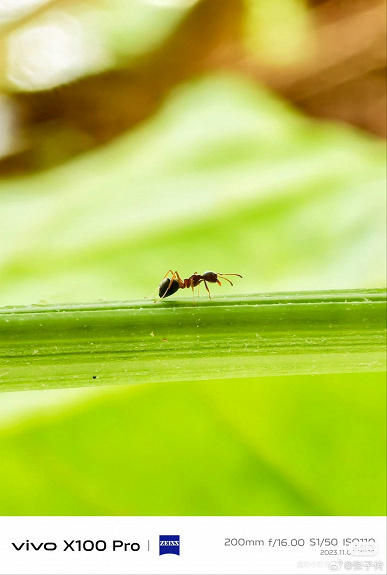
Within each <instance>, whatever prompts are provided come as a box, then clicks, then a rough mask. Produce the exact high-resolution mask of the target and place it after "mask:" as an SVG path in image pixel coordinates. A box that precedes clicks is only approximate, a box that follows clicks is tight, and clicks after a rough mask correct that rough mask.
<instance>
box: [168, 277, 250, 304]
mask: <svg viewBox="0 0 387 575" xmlns="http://www.w3.org/2000/svg"><path fill="white" fill-rule="evenodd" d="M170 273H171V274H172V277H167V276H168V275H169V274H170ZM225 276H238V277H239V278H241V277H242V276H241V275H240V274H218V273H215V272H204V274H202V275H200V274H198V273H197V272H195V273H194V274H193V275H192V276H190V277H189V278H187V279H184V280H182V279H181V277H180V276H179V272H174V271H172V270H168V271H167V273H166V274H165V276H164V278H163V280H162V282H161V283H160V285H159V299H158V300H157V301H160V299H164V298H165V297H169V296H170V295H172V294H174V293H176V292H177V290H178V289H185V288H192V295H193V294H194V289H195V288H196V287H198V286H200V284H201V283H202V282H203V283H204V285H205V286H206V290H207V291H208V297H209V298H210V299H211V292H210V290H209V288H208V285H207V283H213V284H215V283H217V284H219V285H220V286H221V285H222V284H221V282H220V280H219V278H221V279H224V280H226V281H227V282H229V283H230V284H231V285H234V284H233V283H232V281H230V280H229V279H227V278H226V277H225Z"/></svg>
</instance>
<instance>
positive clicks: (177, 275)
mask: <svg viewBox="0 0 387 575" xmlns="http://www.w3.org/2000/svg"><path fill="white" fill-rule="evenodd" d="M170 271H172V270H170ZM174 276H175V277H176V278H177V281H178V282H179V285H180V287H181V289H184V288H185V285H184V281H183V280H182V279H181V277H180V276H179V272H174Z"/></svg>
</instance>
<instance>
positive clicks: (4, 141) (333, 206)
mask: <svg viewBox="0 0 387 575" xmlns="http://www.w3.org/2000/svg"><path fill="white" fill-rule="evenodd" d="M384 10H385V2H384V1H380V0H378V1H376V0H372V1H371V2H370V1H359V0H358V1H356V2H354V1H353V0H346V1H344V2H342V1H341V2H339V1H335V0H313V1H312V0H311V1H309V2H306V1H301V0H272V1H271V2H265V1H263V0H245V1H242V0H202V1H195V0H110V1H109V2H104V1H99V2H96V1H93V0H85V1H83V2H78V1H77V2H76V1H72V0H46V1H42V0H17V1H16V0H15V2H12V3H9V2H1V0H0V130H1V132H0V174H1V182H0V278H1V281H0V306H8V305H19V304H22V305H28V304H36V303H42V302H43V303H45V302H47V303H50V304H54V303H55V304H56V303H58V304H59V303H64V302H82V301H95V300H111V299H113V300H123V299H133V298H142V297H145V296H147V295H149V294H150V293H151V292H152V291H153V290H154V289H156V287H157V285H158V283H159V282H160V280H161V279H162V277H163V276H164V274H165V272H166V271H167V269H169V268H173V269H177V270H178V271H179V272H180V274H181V275H182V277H189V275H191V274H192V273H193V272H195V271H198V272H203V271H205V270H207V269H213V270H215V271H219V272H224V273H225V272H237V273H241V274H242V275H243V276H244V278H243V280H241V281H238V283H236V282H235V285H234V288H231V286H229V285H223V286H222V288H218V287H217V286H215V288H214V290H213V295H214V296H216V295H217V294H218V293H223V294H226V295H227V293H254V292H270V291H279V290H283V291H299V290H314V289H316V290H317V289H318V290H322V289H341V288H342V289H353V288H375V287H383V286H385V275H386V271H385V169H386V165H385V164H386V163H385V143H384V137H385V112H383V110H384V106H385V85H384V84H385V82H384V78H385V66H386V64H385V29H384V22H385V18H384ZM220 289H221V290H222V291H221V292H220V291H218V290H220ZM179 297H180V296H179ZM181 297H190V294H188V295H186V294H185V293H183V294H182V296H181ZM224 375H226V374H224ZM1 376H2V374H1V373H0V377H1ZM121 383H130V382H129V381H128V382H125V381H121ZM383 387H384V386H383V377H382V376H381V375H379V374H361V375H360V374H346V375H345V376H343V375H329V376H328V375H316V376H310V375H309V376H306V375H305V376H299V377H295V376H293V377H291V376H290V375H289V376H284V377H271V378H263V377H262V378H255V379H249V378H245V379H242V380H238V379H234V380H228V381H227V382H226V381H222V380H219V381H215V382H214V381H207V382H192V383H186V382H184V383H182V382H178V381H177V382H167V383H166V382H160V384H152V385H149V386H143V387H133V388H130V389H129V388H128V389H126V388H124V389H121V390H119V391H117V390H113V391H112V390H108V389H106V390H104V389H99V390H93V389H89V390H86V389H83V390H82V389H81V390H62V391H42V392H23V393H3V394H1V395H0V460H1V468H0V487H1V489H0V493H1V495H0V512H1V513H3V514H9V515H13V514H20V515H28V514H32V515H34V514H37V515H44V514H47V515H50V514H53V515H55V514H62V515H66V514H69V515H71V514H79V515H82V514H91V515H92V514H108V515H114V514H118V515H120V514H122V515H130V514H140V515H141V514H149V515H152V514H153V515H156V514H165V515H173V514H176V515H179V514H192V515H195V514H198V515H199V514H203V515H205V514H218V515H222V514H240V515H244V514H245V515H249V514H250V515H259V514H262V515H265V514H266V515H271V514H274V515H286V514H294V515H297V514H300V515H302V514H312V515H319V514H333V515H334V514H338V515H341V514H342V515H351V514H354V515H362V514H364V515H374V514H375V515H377V514H384V512H385V511H384V487H383V485H384V477H385V474H384V473H385V472H384V447H383V441H384V433H383V425H384V424H385V423H384V422H385V419H384V418H385V408H384V405H385V402H384V401H383ZM170 441H174V442H176V445H177V448H176V450H175V451H174V452H171V451H170V450H169V449H168V448H167V447H166V446H167V445H168V444H169V443H170ZM365 454H366V456H367V458H368V459H369V461H370V462H371V463H370V465H369V466H367V465H365V464H364V463H361V461H363V462H364V457H365ZM117 477H121V478H122V481H121V482H120V485H119V486H117V484H116V483H117V482H116V478H117ZM167 487H168V489H170V493H169V495H168V497H166V498H165V499H163V498H162V497H161V493H165V490H166V489H167ZM48 492H49V493H50V495H49V496H47V493H48ZM370 493H372V499H371V497H370V495H369V494H370Z"/></svg>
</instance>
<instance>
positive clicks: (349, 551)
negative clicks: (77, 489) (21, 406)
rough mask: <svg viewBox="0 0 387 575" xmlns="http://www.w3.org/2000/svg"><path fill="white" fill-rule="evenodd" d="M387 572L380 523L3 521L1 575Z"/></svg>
mask: <svg viewBox="0 0 387 575" xmlns="http://www.w3.org/2000/svg"><path fill="white" fill-rule="evenodd" d="M76 573H81V574H87V575H88V574H90V575H105V574H106V575H110V574H111V573H117V574H158V573H160V574H174V573H181V574H202V573H209V574H225V575H227V574H240V575H244V574H246V575H247V574H265V575H266V574H275V575H281V574H294V573H296V574H298V573H299V574H303V575H311V574H316V575H318V574H322V573H343V574H344V573H375V574H378V575H379V574H386V521H385V518H384V517H1V518H0V574H2V575H3V574H4V575H14V574H18V575H24V574H26V575H35V574H36V575H45V574H53V575H67V574H69V575H71V574H76Z"/></svg>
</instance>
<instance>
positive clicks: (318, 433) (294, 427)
mask: <svg viewBox="0 0 387 575" xmlns="http://www.w3.org/2000/svg"><path fill="white" fill-rule="evenodd" d="M384 406H385V387H384V376H383V375H382V374H377V373H357V374H340V375H318V376H311V375H308V376H283V377H270V378H266V377H262V378H256V379H255V378H253V379H249V378H244V379H233V380H219V381H212V382H208V381H204V382H168V383H163V384H150V385H148V386H134V387H131V388H115V390H114V391H113V390H111V391H110V392H109V393H107V392H104V393H103V394H102V395H100V396H99V397H97V398H94V399H93V400H91V401H89V402H86V403H84V404H83V405H79V406H78V407H76V408H73V409H72V410H70V409H64V410H63V411H62V412H58V410H56V411H54V413H49V414H47V415H46V416H40V418H37V419H35V420H32V421H27V422H25V423H23V424H20V425H18V426H15V427H11V428H8V429H3V430H1V431H0V460H1V462H2V472H1V474H0V513H1V514H3V515H326V514H328V515H383V514H384V512H385V489H384V481H385V459H384V453H385V452H384V438H385V434H384V425H385V408H384Z"/></svg>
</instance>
